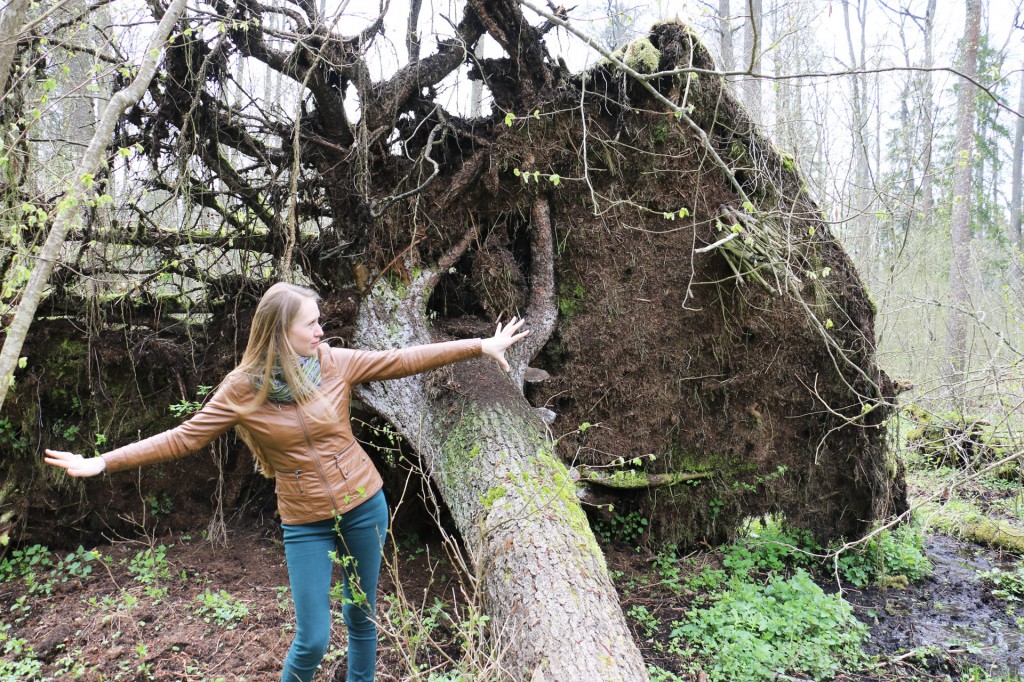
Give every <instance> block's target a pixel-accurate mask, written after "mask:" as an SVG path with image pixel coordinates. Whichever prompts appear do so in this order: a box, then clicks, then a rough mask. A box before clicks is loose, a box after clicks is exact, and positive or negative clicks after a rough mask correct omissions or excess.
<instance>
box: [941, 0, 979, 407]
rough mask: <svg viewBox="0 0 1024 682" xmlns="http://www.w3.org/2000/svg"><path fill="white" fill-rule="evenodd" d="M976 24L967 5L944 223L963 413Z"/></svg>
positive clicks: (949, 347)
mask: <svg viewBox="0 0 1024 682" xmlns="http://www.w3.org/2000/svg"><path fill="white" fill-rule="evenodd" d="M980 25H981V4H980V0H967V24H966V26H965V27H964V38H963V64H962V65H961V67H960V69H961V71H962V73H963V75H964V76H965V77H966V78H965V79H964V80H961V81H960V95H959V97H958V99H957V126H956V156H955V158H956V166H955V167H954V169H953V214H952V217H951V218H950V233H951V234H950V257H949V298H948V302H949V317H948V320H947V323H946V355H947V365H946V381H947V384H948V389H949V391H950V395H951V396H952V398H953V402H954V407H955V408H956V409H960V410H963V408H964V405H963V398H964V380H965V371H966V364H967V309H968V306H969V305H970V301H969V297H968V293H967V282H968V281H969V279H970V263H971V256H970V249H971V195H972V191H971V175H972V173H971V170H972V167H973V160H972V156H973V154H974V107H975V100H974V98H975V93H974V85H973V84H972V83H971V82H970V80H968V79H973V78H974V77H975V76H976V75H977V72H978V34H979V27H980Z"/></svg>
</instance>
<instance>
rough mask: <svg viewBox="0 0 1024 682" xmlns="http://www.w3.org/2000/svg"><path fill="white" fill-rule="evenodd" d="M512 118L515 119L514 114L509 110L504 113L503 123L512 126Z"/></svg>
mask: <svg viewBox="0 0 1024 682" xmlns="http://www.w3.org/2000/svg"><path fill="white" fill-rule="evenodd" d="M514 120H516V115H515V114H513V113H512V112H511V111H510V112H508V113H507V114H505V125H507V126H508V127H509V128H511V127H512V121H514Z"/></svg>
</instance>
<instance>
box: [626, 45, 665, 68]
mask: <svg viewBox="0 0 1024 682" xmlns="http://www.w3.org/2000/svg"><path fill="white" fill-rule="evenodd" d="M622 62H623V63H624V64H625V65H626V66H628V67H629V68H631V69H633V70H634V71H636V72H637V73H654V72H655V71H657V70H658V65H659V64H660V63H661V52H660V51H659V50H658V48H656V47H654V45H653V44H652V43H651V41H650V40H649V39H648V38H638V39H637V40H634V41H633V42H631V43H630V44H629V45H627V46H626V50H625V53H624V54H623V56H622Z"/></svg>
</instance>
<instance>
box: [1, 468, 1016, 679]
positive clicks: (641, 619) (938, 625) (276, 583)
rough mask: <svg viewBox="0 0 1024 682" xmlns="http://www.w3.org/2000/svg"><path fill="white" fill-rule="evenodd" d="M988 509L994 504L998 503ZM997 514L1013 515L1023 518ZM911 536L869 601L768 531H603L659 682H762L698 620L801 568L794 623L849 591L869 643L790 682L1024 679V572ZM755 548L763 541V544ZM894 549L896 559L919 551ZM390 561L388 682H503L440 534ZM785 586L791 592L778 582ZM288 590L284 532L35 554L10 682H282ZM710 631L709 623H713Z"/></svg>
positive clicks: (7, 567) (31, 551)
mask: <svg viewBox="0 0 1024 682" xmlns="http://www.w3.org/2000/svg"><path fill="white" fill-rule="evenodd" d="M933 483H934V481H932V480H928V479H924V480H916V482H915V478H914V477H913V475H912V477H911V485H912V492H913V489H914V488H915V486H916V487H918V488H919V487H920V486H921V485H931V484H933ZM997 488H998V486H997ZM1003 492H1004V497H1005V499H1006V500H1007V501H1011V500H1016V501H1017V503H1019V502H1020V500H1019V497H1020V491H1019V487H1017V486H1003ZM971 494H974V495H976V491H975V492H974V493H971ZM986 499H988V501H990V502H991V501H992V495H988V496H987V498H986ZM999 508H1000V509H1002V510H1003V513H1006V514H1011V515H1012V514H1013V509H1016V506H1015V505H1011V504H1004V505H1003V506H1002V507H999ZM989 511H990V512H991V509H990V510H989ZM1017 516H1018V519H1017V520H1019V514H1017ZM914 527H915V528H917V529H918V530H919V532H918V534H917V536H916V537H917V540H916V542H917V545H918V549H921V550H923V551H924V553H925V554H927V557H928V559H930V562H931V571H930V572H926V573H927V575H925V576H924V577H919V578H918V579H916V580H913V581H908V580H907V579H906V578H902V576H897V575H889V576H880V575H876V576H874V578H872V580H871V582H872V583H873V586H870V587H862V588H856V587H854V585H852V584H851V583H850V581H849V580H847V581H845V582H844V581H837V579H836V578H835V577H833V576H830V575H829V570H828V569H827V567H826V568H822V567H821V566H820V565H817V567H815V565H816V564H817V562H815V561H813V560H808V558H807V557H806V556H805V557H803V558H802V559H801V558H799V557H797V558H795V559H794V557H793V556H791V555H789V554H787V553H786V552H779V551H777V549H776V550H770V551H767V552H766V551H765V548H766V547H769V548H770V547H771V545H772V541H771V540H770V538H771V537H775V536H772V535H771V531H770V529H769V527H768V526H766V525H765V526H761V527H760V528H761V530H760V535H759V536H758V533H757V532H755V533H752V534H751V535H749V536H748V540H746V541H744V542H745V543H746V544H744V542H738V543H737V544H736V545H733V546H731V548H725V549H723V548H718V549H710V548H705V549H704V550H701V551H696V552H693V553H689V554H685V555H684V554H681V553H677V552H674V551H671V548H668V549H666V548H662V549H661V551H657V552H655V551H651V550H649V549H645V548H643V546H642V542H640V543H636V542H633V543H625V542H622V541H620V539H616V538H615V537H613V536H612V534H611V533H610V531H609V529H608V528H607V527H605V526H603V525H601V522H600V521H598V522H597V523H596V524H595V529H596V530H597V533H598V535H599V536H600V537H601V539H602V544H603V546H604V548H605V551H606V556H607V560H608V565H609V569H610V570H611V572H612V576H613V578H614V580H615V582H616V585H617V587H618V589H619V592H620V595H621V598H622V604H623V610H624V611H625V613H626V614H627V618H628V620H629V622H630V625H631V627H632V628H633V630H634V633H635V634H636V638H637V641H638V642H639V644H640V646H641V649H642V650H643V653H644V656H645V658H646V660H647V662H648V664H649V665H650V666H651V668H650V670H651V672H652V679H653V680H655V681H656V682H665V681H672V680H706V679H711V680H715V679H719V680H722V679H728V680H733V679H737V680H738V679H757V676H756V674H755V672H754V670H755V667H756V665H760V663H761V662H764V661H763V660H761V659H758V656H759V655H760V654H758V653H757V652H758V651H760V650H759V649H758V646H760V644H756V645H755V644H752V643H751V641H752V640H743V639H742V638H741V639H739V640H736V639H735V638H734V639H733V640H730V641H728V642H727V641H725V640H722V639H720V640H718V641H715V642H713V646H714V649H715V654H714V656H711V655H710V654H707V653H704V652H702V651H701V650H700V648H699V646H698V645H696V644H694V643H693V642H692V641H689V640H688V639H687V634H686V632H685V628H686V625H687V623H691V624H692V622H693V619H692V617H690V616H688V615H687V614H693V613H694V612H696V611H697V610H699V609H705V610H707V609H708V608H709V606H711V605H712V604H713V603H714V600H713V599H709V597H708V595H709V594H715V593H718V594H720V595H721V594H724V593H725V590H726V588H727V587H728V586H732V587H736V586H737V585H739V583H735V584H734V583H732V582H730V580H731V578H730V576H732V577H735V574H736V573H737V572H738V571H741V570H742V571H745V572H746V573H745V575H746V578H745V579H747V582H746V583H742V584H743V585H752V586H753V587H751V588H750V589H755V588H760V587H765V586H770V585H774V584H776V582H773V581H776V578H775V577H774V574H775V573H779V574H780V575H784V576H786V577H787V579H788V580H791V581H792V582H787V583H785V584H786V585H797V584H799V583H798V579H799V578H800V576H801V575H807V574H805V573H803V571H804V570H805V569H806V570H807V571H808V573H809V574H810V575H812V576H813V577H814V580H815V582H816V584H817V585H818V586H820V587H821V589H819V588H818V587H817V586H815V585H811V584H810V582H809V581H808V582H807V585H808V586H809V589H810V590H811V591H813V594H811V593H810V592H808V593H807V594H808V595H810V596H806V595H805V596H804V597H801V598H806V599H808V600H809V601H806V602H802V604H803V606H801V605H799V604H798V605H797V608H798V609H800V610H802V611H804V612H806V613H810V614H819V613H825V611H826V610H827V609H831V608H832V606H831V605H834V603H835V602H836V601H837V599H838V597H837V596H836V593H837V592H841V594H842V597H843V598H844V599H845V601H844V602H843V603H844V604H846V605H848V606H844V607H843V608H847V609H849V610H850V612H851V613H852V614H853V615H855V616H856V618H857V619H858V620H859V621H860V622H862V623H864V624H865V625H866V626H867V627H868V628H869V629H870V636H869V638H868V639H866V640H865V641H864V642H863V644H860V643H858V648H860V651H861V652H863V653H860V654H855V655H849V653H847V654H842V653H841V654H840V658H839V660H838V662H835V661H833V663H830V664H825V665H824V667H820V666H819V667H818V668H815V667H814V666H815V665H816V663H815V662H814V661H813V660H812V659H813V657H815V656H818V657H820V656H823V654H822V653H821V652H819V651H817V650H816V649H814V648H813V646H812V644H813V642H814V641H817V639H816V638H817V637H819V635H828V636H832V635H835V634H837V633H836V632H835V631H836V630H847V629H849V630H855V629H856V628H844V627H836V626H835V625H834V624H832V625H829V624H828V623H823V624H822V627H821V632H819V633H817V634H810V635H809V634H806V632H807V631H805V633H804V634H802V635H801V637H802V638H803V639H804V640H805V641H806V642H807V645H806V647H804V649H802V650H801V649H799V648H798V649H797V651H798V654H797V656H798V657H804V658H805V659H806V660H794V661H790V665H789V667H788V668H787V670H786V674H783V675H781V676H780V677H779V678H778V679H789V680H793V679H805V678H807V679H810V678H814V679H833V680H842V681H846V680H850V681H852V680H891V681H895V680H972V681H974V682H982V681H987V682H989V681H992V680H1011V679H1014V680H1015V679H1021V678H1020V676H1021V675H1024V659H1022V656H1024V643H1022V635H1021V632H1022V622H1021V621H1024V619H1020V620H1018V619H1017V618H1016V617H1015V614H1014V610H1013V601H1012V600H1011V601H1009V602H1008V601H1004V600H1001V599H998V598H995V597H993V594H992V593H993V582H992V580H991V579H990V578H989V579H982V578H981V577H979V576H982V575H988V576H991V575H992V572H993V571H994V570H996V569H999V570H1000V571H1002V572H1003V573H1002V574H1003V575H1006V576H1012V575H1024V574H1021V573H1020V571H1019V569H1015V568H1014V564H1013V561H1014V559H1015V557H1013V556H1011V555H1008V554H1005V553H1000V552H998V551H996V550H993V549H986V548H982V547H980V546H978V545H974V544H971V543H969V542H964V541H961V540H957V539H954V538H951V537H949V536H947V535H942V534H934V533H930V532H929V533H922V532H920V528H921V526H920V525H919V524H918V525H916V526H914ZM752 536H753V537H760V539H761V542H760V543H758V542H751V541H750V540H749V538H750V537H752ZM908 537H910V536H909V535H908ZM634 539H635V538H634ZM636 544H640V545H641V546H640V547H637V546H635V545H636ZM911 544H913V543H911ZM888 547H889V548H888V549H887V550H886V551H888V552H889V553H891V554H899V553H902V552H904V550H905V549H906V548H903V549H900V548H899V547H898V546H897V545H891V546H888ZM894 548H895V549H894ZM911 550H912V548H911ZM911 550H907V551H911ZM96 554H98V555H99V557H98V558H95V555H96ZM901 560H902V561H904V563H905V564H906V565H907V566H913V565H915V563H914V562H915V561H916V562H918V563H920V562H919V560H918V559H915V558H913V557H911V558H910V559H907V557H906V556H902V554H901ZM872 561H876V563H877V561H880V559H878V558H877V557H876V558H875V559H872ZM387 563H388V565H387V566H386V568H385V570H384V575H383V577H382V581H381V586H380V592H379V595H380V597H379V599H380V612H381V623H382V636H381V651H380V661H379V665H378V679H379V680H382V681H384V682H387V681H389V680H407V679H418V680H424V682H426V681H428V680H429V681H431V682H456V681H457V680H463V679H496V678H495V677H490V678H489V677H487V676H486V675H481V676H478V677H470V676H465V677H460V675H459V672H458V671H459V667H460V666H462V667H463V669H465V667H466V666H467V665H472V666H474V669H475V670H477V671H480V670H484V669H486V668H487V666H488V665H489V663H490V661H489V660H488V659H487V652H486V650H485V647H483V646H482V645H481V640H480V632H481V630H482V626H483V624H484V623H485V620H483V619H482V618H481V617H480V616H479V614H477V613H476V612H475V610H474V603H473V599H472V598H471V596H470V595H469V590H468V589H467V588H466V583H465V581H462V580H460V579H459V575H460V573H459V571H457V570H456V569H455V568H454V567H453V562H452V560H451V557H450V555H449V554H448V552H446V551H445V545H444V543H443V542H442V540H441V538H440V536H439V535H438V536H434V537H427V538H422V537H417V536H408V537H399V538H398V540H397V542H395V543H392V544H391V546H390V547H389V552H388V561H387ZM1017 565H1018V566H1019V563H1018V564H1017ZM858 566H861V564H857V563H856V562H853V563H849V564H847V565H844V568H843V571H845V572H844V573H843V575H845V576H847V577H852V578H853V579H854V580H856V579H857V576H858V575H860V574H858V573H857V572H856V569H857V567H858ZM1014 570H1018V573H1017V574H1014V573H1013V571H1014ZM851 571H852V572H851ZM837 572H840V571H837ZM909 572H911V573H913V571H909ZM860 577H862V578H863V577H865V576H864V575H861V576H860ZM900 578H902V579H900ZM777 582H778V584H780V585H781V584H782V580H781V578H780V579H778V581H777ZM860 582H865V581H864V580H862V581H860ZM287 585H288V578H287V571H286V568H285V565H284V552H283V548H282V544H281V541H280V531H279V530H278V528H277V527H275V526H273V525H266V526H263V527H256V526H253V525H250V524H247V523H245V522H244V521H242V520H237V519H236V520H235V521H232V522H230V523H229V525H228V542H227V544H226V546H214V545H213V544H212V543H211V542H209V541H208V540H207V539H206V538H205V533H193V534H178V535H175V536H169V537H160V538H150V539H149V540H144V541H140V540H131V541H129V540H120V541H116V542H111V543H108V544H104V545H101V546H97V547H95V553H93V552H90V551H86V550H82V551H77V552H67V551H62V552H59V553H57V552H49V551H48V550H44V549H43V548H41V547H38V546H36V547H22V548H20V549H19V550H18V552H17V553H15V552H12V553H10V554H9V556H8V561H7V562H6V563H4V564H0V652H2V653H3V656H2V658H0V680H32V679H39V680H65V679H82V680H211V681H212V680H225V681H226V680H248V681H253V682H256V681H262V680H267V681H270V680H277V679H278V677H277V676H278V675H279V666H280V663H281V661H282V660H283V658H284V656H285V653H286V651H287V648H288V645H289V643H290V640H291V637H292V634H293V629H294V618H293V615H292V612H291V604H290V601H289V594H288V589H287ZM883 585H884V586H883ZM1021 585H1022V586H1024V580H1022V582H1021ZM1003 586H1004V587H1007V585H1006V584H1004V585H1003ZM1010 587H1012V586H1010ZM736 589H739V588H738V587H736ZM1010 592H1011V593H1012V589H1011V590H1010ZM774 594H775V595H776V597H778V598H779V599H781V597H779V596H778V595H779V594H780V593H779V592H775V593H774ZM1010 596H1011V597H1012V594H1011V595H1010ZM776 597H772V599H775V598H776ZM732 610H733V611H734V612H735V611H736V608H733V609H732ZM740 610H741V611H742V608H741V609H740ZM708 612H709V611H708ZM769 613H770V612H769ZM778 613H779V614H780V619H791V618H793V616H787V615H785V612H784V610H783V609H782V607H781V606H780V608H779V611H778ZM755 615H756V614H754V613H753V612H751V613H750V619H749V622H750V623H752V624H753V625H752V627H751V628H749V629H750V630H751V631H753V632H754V633H755V634H753V635H749V636H750V637H756V636H757V635H756V632H757V631H758V630H759V629H760V630H761V631H762V633H763V632H764V631H766V630H767V631H769V632H772V631H774V628H776V627H778V628H780V629H783V627H784V625H787V624H774V623H773V622H772V620H771V617H769V618H768V620H762V621H760V622H759V621H757V619H756V618H755ZM713 622H714V619H713V618H709V619H707V620H706V621H705V624H707V623H713ZM758 623H759V624H758ZM830 632H831V635H830V634H829V633H830ZM840 634H841V633H840ZM731 646H732V647H734V648H735V651H734V652H733V653H729V652H730V651H731V650H730V648H729V647H731ZM344 650H345V640H344V627H343V625H342V624H341V622H340V609H339V614H338V622H337V623H336V626H335V628H334V634H333V639H332V643H331V648H330V650H329V652H328V656H327V659H326V660H325V663H324V665H323V667H322V670H321V672H320V673H319V674H318V676H317V678H316V679H317V680H321V681H322V680H335V679H337V680H343V679H345V678H344V670H345V653H344ZM838 651H841V650H838ZM848 651H849V650H847V652H848ZM729 656H737V657H738V658H737V660H736V661H734V665H736V666H738V668H737V669H738V670H742V671H744V672H743V673H742V675H739V674H733V673H729V672H727V671H725V672H723V671H724V670H726V669H725V668H721V667H719V668H714V669H712V668H711V667H708V666H709V665H710V664H711V663H712V662H715V664H716V665H719V666H720V663H721V661H720V660H718V659H727V658H728V657H729ZM744 656H750V657H751V658H750V660H746V659H744V658H743V657H744ZM467 660H469V661H470V663H467ZM764 660H767V659H764ZM822 660H824V659H822ZM807 661H810V663H808V662H807ZM768 665H771V664H770V663H768ZM829 665H832V666H833V667H832V668H829V667H828V666H829ZM702 667H703V668H706V669H707V672H706V673H705V672H703V671H702V670H701V669H702ZM829 670H831V672H828V671H829ZM807 671H811V672H807ZM815 671H816V672H815ZM748 674H749V675H750V677H749V678H748V677H747V675H748Z"/></svg>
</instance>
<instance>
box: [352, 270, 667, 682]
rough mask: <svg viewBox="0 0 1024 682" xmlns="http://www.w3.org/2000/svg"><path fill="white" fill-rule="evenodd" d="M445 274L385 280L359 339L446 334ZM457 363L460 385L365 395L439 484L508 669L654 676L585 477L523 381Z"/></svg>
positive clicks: (367, 302) (381, 344) (406, 383)
mask: <svg viewBox="0 0 1024 682" xmlns="http://www.w3.org/2000/svg"><path fill="white" fill-rule="evenodd" d="M435 277H436V275H435V273H434V272H432V271H420V273H419V275H418V277H417V278H416V279H415V280H414V281H413V282H412V283H411V284H410V285H409V286H402V287H399V288H397V289H396V288H392V287H391V286H390V285H389V284H388V282H387V281H385V280H381V281H380V282H379V283H378V284H377V285H376V287H375V288H374V289H373V291H372V292H371V293H370V295H369V296H367V297H366V298H365V299H364V302H363V305H362V307H361V309H360V313H359V318H358V322H357V333H356V339H355V342H356V344H357V345H358V346H359V347H362V348H393V347H395V346H407V345H413V344H418V343H429V342H431V341H433V340H435V339H434V335H433V334H432V333H431V331H430V330H429V329H428V326H427V321H426V318H425V316H424V311H425V309H426V303H427V299H428V298H429V295H430V291H431V282H432V281H433V280H434V279H435ZM527 319H530V316H528V318H527ZM541 324H543V323H541ZM519 364H520V365H522V363H521V362H520V363H519ZM449 371H450V372H451V374H450V375H449V376H448V377H447V381H446V382H445V385H446V387H447V388H451V389H453V390H440V391H438V390H437V388H438V387H437V383H439V382H438V380H437V379H436V377H431V376H414V377H409V378H406V379H402V380H398V381H390V382H383V383H378V384H371V385H369V386H363V387H360V388H359V389H358V390H357V395H358V397H359V398H360V399H361V400H363V401H364V402H365V403H366V404H367V405H369V406H370V407H371V408H373V409H374V410H375V411H377V412H378V413H379V414H381V415H382V416H383V417H384V418H386V419H387V420H388V421H389V422H390V423H391V424H392V425H393V426H394V427H395V429H396V430H398V431H399V433H401V434H402V436H403V437H404V438H405V439H406V440H407V441H408V443H410V444H411V445H412V447H414V448H415V449H416V450H417V452H418V453H419V455H420V457H421V459H422V461H423V464H424V469H425V470H426V471H427V472H428V473H429V474H430V476H431V478H432V479H433V481H434V482H435V483H436V484H437V486H438V487H439V489H440V492H441V495H442V497H443V498H444V500H445V502H446V503H447V505H448V508H449V509H450V510H451V513H452V518H453V519H454V521H455V524H456V526H457V527H458V529H459V533H460V535H461V536H462V539H463V541H464V542H465V545H466V549H467V551H468V553H469V555H470V557H471V558H472V568H473V570H474V573H475V575H474V576H473V577H474V579H475V581H476V583H477V585H478V589H479V590H481V591H482V597H483V603H484V606H485V609H486V611H487V614H488V615H489V616H490V618H491V621H490V623H491V625H490V628H491V632H492V642H493V645H494V647H493V650H494V651H501V652H506V660H505V661H504V662H503V666H504V667H505V669H506V670H507V671H508V672H509V674H511V676H512V677H513V678H514V679H532V680H565V681H567V682H568V681H570V680H573V681H574V680H608V681H612V680H623V681H624V682H634V681H637V680H644V679H647V674H646V671H645V667H644V663H643V659H642V657H641V655H640V652H639V650H638V649H637V646H636V644H635V643H634V642H633V638H632V635H631V633H630V631H629V628H628V626H627V625H626V621H625V618H624V617H623V615H622V610H621V608H620V607H619V599H618V596H617V594H616V592H615V588H614V586H613V585H612V582H611V579H610V578H609V576H608V571H607V567H606V565H605V562H604V557H603V555H602V553H601V549H600V547H599V546H598V544H597V541H596V539H595V538H594V534H593V532H592V531H591V530H590V526H589V524H588V522H587V518H586V516H585V515H584V513H583V510H582V508H581V507H580V504H579V500H578V499H577V497H576V492H575V484H574V482H573V480H572V478H571V477H570V475H569V472H568V470H567V469H566V467H565V465H563V464H562V463H561V461H560V460H559V458H558V456H557V455H556V453H555V446H554V443H552V442H551V440H550V438H549V437H548V435H547V434H546V433H545V429H544V424H543V423H542V422H541V421H540V420H539V418H537V417H536V416H535V415H534V414H533V411H532V409H531V408H530V406H529V404H528V403H527V402H526V400H525V399H524V398H523V395H522V392H521V384H520V383H519V382H518V381H516V380H515V379H514V378H511V379H510V377H506V376H502V374H501V371H500V370H499V369H498V368H497V367H496V365H494V364H493V363H491V362H490V361H483V360H479V361H473V362H469V363H463V364H462V365H459V366H457V367H455V368H453V369H452V370H449ZM516 374H518V372H516V371H515V370H514V371H513V377H514V376H515V375H516Z"/></svg>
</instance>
